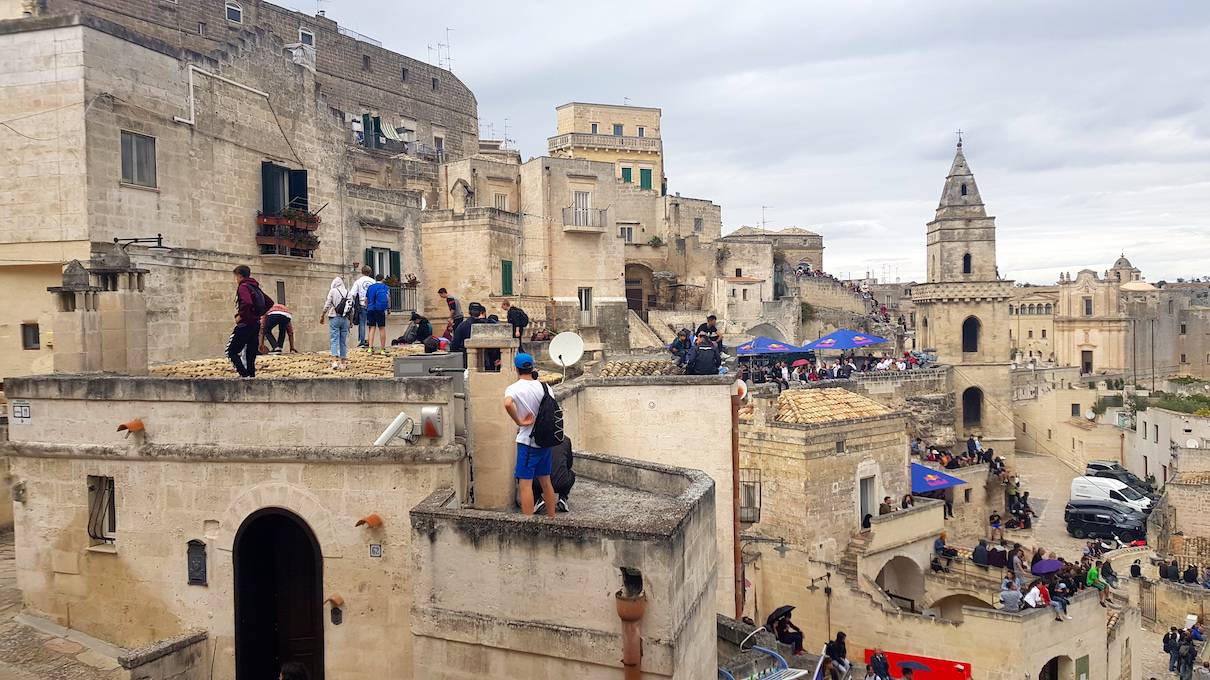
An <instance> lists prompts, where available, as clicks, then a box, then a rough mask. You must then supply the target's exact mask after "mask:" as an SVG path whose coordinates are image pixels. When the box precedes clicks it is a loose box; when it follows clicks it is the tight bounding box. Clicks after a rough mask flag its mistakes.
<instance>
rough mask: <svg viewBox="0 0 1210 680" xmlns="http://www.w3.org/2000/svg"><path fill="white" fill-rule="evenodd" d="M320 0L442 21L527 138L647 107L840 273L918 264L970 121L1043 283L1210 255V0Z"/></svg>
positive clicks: (733, 220) (482, 90) (380, 22)
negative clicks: (564, 112)
mask: <svg viewBox="0 0 1210 680" xmlns="http://www.w3.org/2000/svg"><path fill="white" fill-rule="evenodd" d="M285 4H286V5H287V6H293V7H294V8H296V9H300V10H303V11H314V9H315V7H314V3H313V2H312V1H311V0H289V1H287V2H286V3H285ZM922 5H923V6H922ZM324 8H325V9H326V10H327V13H328V16H330V17H332V18H334V19H336V20H337V21H339V22H340V23H341V24H343V25H347V26H348V27H350V28H352V29H354V30H356V31H360V32H362V33H366V34H368V35H371V36H373V37H375V38H377V39H380V40H382V41H383V42H384V44H385V45H386V46H387V47H389V48H391V49H395V50H397V51H400V52H403V53H405V54H409V55H411V56H414V57H417V58H425V57H426V55H427V54H428V50H427V47H428V46H429V45H433V46H436V44H437V43H438V42H442V41H444V39H445V28H446V27H447V26H448V27H450V28H453V29H455V30H454V31H453V33H452V42H453V57H454V63H453V70H454V72H455V73H456V74H457V75H458V76H459V77H460V78H462V79H463V80H464V81H465V82H466V83H467V84H468V85H469V86H470V87H471V88H472V90H474V92H475V94H476V96H477V98H478V100H479V111H480V116H481V117H482V119H483V121H484V123H490V124H492V125H493V127H494V132H495V134H496V135H497V136H499V135H500V134H501V133H502V132H503V128H504V121H505V119H506V118H507V119H508V122H509V134H510V137H513V138H514V139H516V140H517V143H518V147H519V148H520V149H521V152H522V154H523V155H524V156H525V157H529V156H535V155H540V154H541V153H544V151H545V147H546V137H548V136H550V135H551V134H553V130H554V107H555V106H557V105H558V104H561V103H564V102H566V101H572V100H582V101H602V102H613V103H621V102H622V100H623V97H629V98H630V100H631V102H632V103H634V104H639V105H647V106H659V107H661V108H662V109H663V111H664V120H663V129H662V132H663V137H664V142H665V152H666V155H667V172H668V175H669V178H670V190H672V191H679V192H681V193H683V194H685V195H690V196H699V197H706V198H711V199H713V200H715V201H716V202H718V203H719V204H721V205H722V206H723V218H724V224H725V225H726V229H728V230H729V229H734V228H737V227H739V226H740V225H742V224H753V223H756V222H759V220H760V216H761V206H762V205H768V206H773V207H772V208H771V209H770V210H769V211H768V215H769V220H770V224H771V226H788V225H801V226H806V227H809V228H812V229H815V230H817V231H820V232H821V233H823V234H824V236H825V244H826V246H827V250H826V252H825V264H826V266H827V268H828V269H830V270H832V271H835V272H853V273H860V272H864V271H867V270H868V271H873V272H875V273H878V274H879V275H881V274H882V273H883V272H884V270H885V271H886V272H887V273H888V274H889V275H891V276H894V275H896V273H897V274H898V275H899V276H900V277H901V278H903V279H905V280H906V279H910V278H920V277H921V276H922V275H923V270H924V225H925V223H926V222H928V221H929V219H931V217H932V214H933V210H934V209H935V208H936V201H937V198H938V196H939V195H940V191H941V184H942V180H943V177H944V175H945V172H946V171H947V170H948V168H949V162H950V158H951V156H952V153H953V141H954V136H953V130H954V129H956V128H959V127H961V128H962V129H963V130H965V131H967V133H968V134H967V136H966V140H967V143H966V150H967V157H968V159H969V160H970V163H971V166H972V168H973V170H974V172H975V174H976V176H977V178H978V180H979V185H980V189H981V191H982V193H983V197H984V200H985V201H986V202H987V206H988V210H989V212H990V213H991V214H993V215H996V216H997V218H998V219H997V224H998V227H999V232H998V233H999V240H998V246H999V263H1000V270H1001V272H1003V273H1004V274H1006V275H1008V276H1011V277H1014V278H1017V279H1019V280H1028V281H1033V282H1036V283H1045V282H1051V281H1053V280H1054V279H1055V278H1056V277H1057V274H1058V272H1060V271H1075V270H1077V269H1081V268H1084V267H1091V268H1093V269H1097V270H1100V269H1104V268H1106V267H1107V266H1108V265H1109V264H1110V263H1111V262H1112V261H1113V259H1114V258H1116V257H1117V255H1118V254H1119V252H1123V251H1124V252H1126V254H1127V255H1128V256H1129V257H1130V258H1131V260H1132V262H1133V263H1134V264H1135V265H1136V266H1138V267H1141V268H1142V269H1143V271H1144V274H1145V275H1146V276H1147V277H1148V278H1149V279H1151V280H1157V279H1160V278H1168V279H1173V278H1175V277H1177V276H1192V275H1200V274H1206V273H1210V272H1208V271H1207V269H1208V267H1207V261H1208V260H1210V258H1208V257H1207V254H1208V253H1210V111H1208V106H1207V101H1206V93H1207V92H1210V59H1208V58H1207V57H1208V56H1210V50H1208V49H1207V47H1206V46H1207V45H1210V3H1190V2H1180V1H1176V0H1171V1H1164V0H1159V1H1156V2H1150V3H1139V2H1133V1H1126V0H1103V1H1099V2H1094V1H1092V0H1082V1H1079V2H1069V3H1054V2H1045V1H1042V0H1028V1H1024V2H1014V3H994V2H969V0H968V1H965V2H956V1H950V0H944V1H936V2H929V3H912V2H906V1H900V2H872V1H854V2H845V3H825V2H819V1H818V0H812V1H810V2H794V1H793V0H778V1H774V0H768V1H763V2H759V3H747V4H745V5H742V6H740V5H735V4H734V3H722V2H694V3H690V2H680V1H676V2H672V1H670V2H659V3H651V2H647V3H640V2H625V1H624V2H617V3H611V4H609V5H601V4H598V3H560V4H556V3H549V2H514V3H487V2H479V1H467V2H459V3H455V4H445V5H416V4H412V3H407V4H401V3H392V2H387V1H386V0H357V1H356V2H354V1H353V0H326V1H325V2H324ZM485 133H486V131H485Z"/></svg>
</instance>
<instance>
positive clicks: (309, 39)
mask: <svg viewBox="0 0 1210 680" xmlns="http://www.w3.org/2000/svg"><path fill="white" fill-rule="evenodd" d="M298 42H300V43H302V44H304V45H310V46H311V47H315V34H314V33H312V32H311V31H308V30H307V29H305V28H300V29H298Z"/></svg>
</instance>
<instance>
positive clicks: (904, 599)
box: [874, 555, 924, 612]
mask: <svg viewBox="0 0 1210 680" xmlns="http://www.w3.org/2000/svg"><path fill="white" fill-rule="evenodd" d="M874 583H877V584H878V587H879V588H882V590H883V592H885V593H886V594H887V595H891V596H893V597H892V598H891V599H892V600H894V602H895V604H896V605H897V606H898V607H899V608H900V609H907V610H909V611H915V612H918V611H920V608H921V607H922V606H924V602H922V598H923V597H924V572H922V571H921V570H920V565H918V564H916V563H915V562H914V561H912V559H911V558H910V557H904V556H903V555H899V556H896V557H893V558H891V561H889V562H887V563H886V564H885V565H883V567H882V569H881V570H880V571H879V572H878V578H876V579H874Z"/></svg>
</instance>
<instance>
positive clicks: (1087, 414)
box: [1084, 409, 1097, 420]
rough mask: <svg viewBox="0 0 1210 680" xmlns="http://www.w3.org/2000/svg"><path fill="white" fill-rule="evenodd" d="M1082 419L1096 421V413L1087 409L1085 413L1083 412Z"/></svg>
mask: <svg viewBox="0 0 1210 680" xmlns="http://www.w3.org/2000/svg"><path fill="white" fill-rule="evenodd" d="M1084 417H1085V418H1087V419H1089V420H1096V419H1097V412H1096V411H1093V410H1092V409H1088V410H1087V411H1085V412H1084Z"/></svg>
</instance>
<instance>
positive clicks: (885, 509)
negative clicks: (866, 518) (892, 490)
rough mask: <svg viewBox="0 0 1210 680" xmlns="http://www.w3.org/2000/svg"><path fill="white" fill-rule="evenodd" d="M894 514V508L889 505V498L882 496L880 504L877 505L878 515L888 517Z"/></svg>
mask: <svg viewBox="0 0 1210 680" xmlns="http://www.w3.org/2000/svg"><path fill="white" fill-rule="evenodd" d="M892 512H895V506H893V505H891V497H890V496H883V498H882V502H881V503H879V504H878V514H879V515H889V514H891V513H892Z"/></svg>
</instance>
